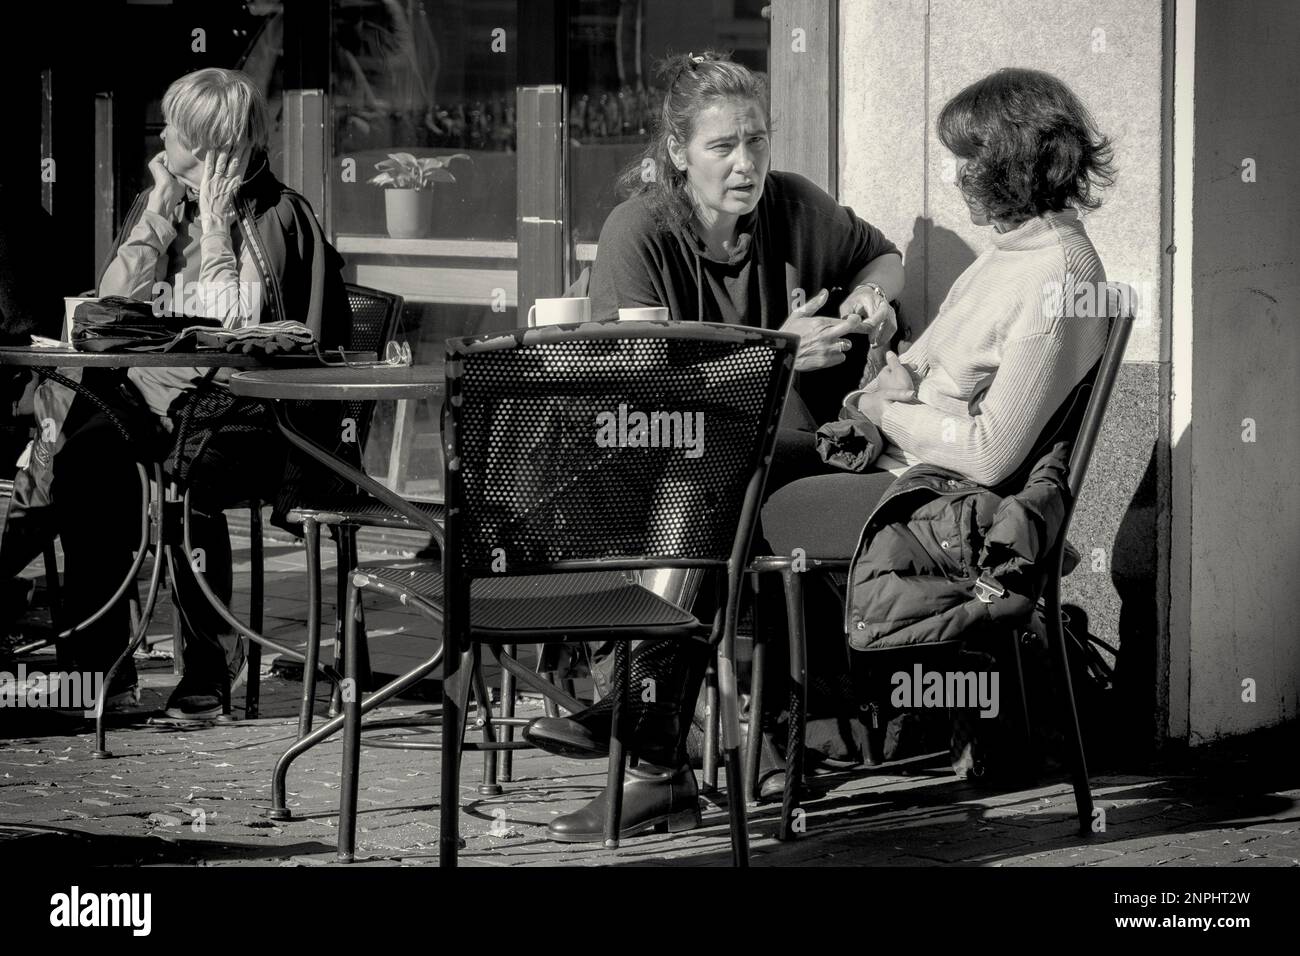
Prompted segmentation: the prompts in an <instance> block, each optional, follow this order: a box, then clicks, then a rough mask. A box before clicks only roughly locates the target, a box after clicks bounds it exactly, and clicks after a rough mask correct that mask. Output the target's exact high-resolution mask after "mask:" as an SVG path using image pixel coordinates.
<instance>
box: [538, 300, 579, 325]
mask: <svg viewBox="0 0 1300 956" xmlns="http://www.w3.org/2000/svg"><path fill="white" fill-rule="evenodd" d="M590 321H591V299H589V298H587V297H585V296H577V297H574V298H569V299H564V298H560V299H538V300H536V301H535V302H534V303H533V304H532V305H531V306H530V307H529V309H528V325H529V327H530V328H536V327H537V326H539V325H562V324H563V323H565V322H590Z"/></svg>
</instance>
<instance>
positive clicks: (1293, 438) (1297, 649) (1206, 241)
mask: <svg viewBox="0 0 1300 956" xmlns="http://www.w3.org/2000/svg"><path fill="white" fill-rule="evenodd" d="M1177 12H1178V15H1179V16H1180V17H1183V18H1192V17H1194V21H1195V25H1194V31H1193V30H1192V29H1191V27H1190V24H1184V26H1185V28H1186V29H1185V30H1180V31H1179V35H1180V38H1183V39H1182V40H1181V41H1180V42H1181V47H1180V49H1179V50H1178V52H1177V56H1178V57H1179V58H1180V59H1182V58H1184V57H1185V56H1186V55H1188V54H1189V52H1190V51H1189V50H1188V49H1187V47H1188V46H1189V45H1190V43H1191V42H1192V41H1193V38H1194V45H1195V50H1194V67H1193V69H1192V70H1191V71H1190V72H1191V73H1192V74H1193V76H1194V91H1193V97H1194V126H1193V129H1192V131H1191V136H1192V137H1193V140H1194V146H1193V151H1192V157H1193V166H1192V168H1191V169H1190V170H1187V171H1186V177H1187V178H1188V179H1190V183H1191V196H1190V198H1191V223H1190V228H1191V233H1192V234H1191V240H1192V242H1191V253H1190V275H1184V276H1180V277H1178V278H1179V281H1182V282H1184V283H1185V284H1186V283H1190V288H1184V289H1183V290H1182V291H1183V292H1184V294H1187V295H1190V299H1191V305H1192V310H1191V311H1190V313H1189V312H1186V311H1182V312H1176V313H1175V322H1174V326H1173V332H1174V335H1175V336H1178V337H1179V342H1180V345H1181V346H1182V347H1181V348H1180V349H1179V350H1178V352H1177V355H1176V359H1177V361H1178V363H1179V364H1178V368H1177V369H1176V370H1175V372H1176V376H1177V377H1176V379H1175V383H1176V385H1180V386H1183V387H1184V392H1183V394H1182V395H1181V396H1180V397H1181V399H1182V401H1180V402H1178V403H1177V404H1176V413H1175V414H1176V421H1175V425H1176V431H1175V433H1174V436H1175V451H1174V454H1175V459H1174V460H1175V469H1176V470H1177V471H1178V472H1179V478H1180V482H1179V489H1180V491H1179V494H1178V495H1177V497H1176V499H1175V513H1174V521H1175V523H1176V525H1177V526H1178V527H1179V528H1180V529H1185V530H1183V532H1182V533H1181V534H1180V536H1179V538H1178V548H1177V550H1176V552H1175V554H1174V555H1173V559H1172V560H1173V563H1172V567H1174V568H1175V569H1177V568H1179V567H1186V568H1188V569H1189V570H1190V575H1187V574H1183V575H1179V577H1178V578H1177V579H1176V580H1175V586H1174V589H1173V595H1172V599H1173V603H1174V622H1175V627H1174V630H1173V640H1174V642H1175V660H1176V661H1182V660H1185V661H1186V663H1187V667H1186V669H1185V670H1182V669H1181V668H1179V667H1175V669H1174V676H1175V677H1176V678H1178V677H1181V678H1182V679H1183V680H1185V681H1186V684H1185V686H1184V685H1182V684H1181V683H1180V684H1176V685H1174V686H1173V688H1172V690H1173V692H1174V698H1175V699H1174V704H1175V706H1174V707H1173V708H1172V712H1171V726H1170V732H1171V734H1173V735H1174V736H1179V737H1182V736H1186V737H1187V738H1188V739H1189V740H1190V741H1191V742H1192V743H1198V742H1201V741H1204V740H1209V739H1212V738H1215V737H1219V736H1222V735H1225V734H1231V733H1240V732H1243V731H1247V730H1252V729H1255V728H1258V727H1264V726H1269V725H1272V724H1276V723H1279V722H1281V721H1282V720H1285V719H1288V718H1294V717H1295V716H1296V714H1297V709H1298V704H1300V582H1298V575H1300V495H1298V494H1297V487H1298V486H1300V479H1298V478H1297V472H1298V470H1300V424H1298V423H1300V375H1298V374H1297V369H1298V368H1300V321H1298V316H1297V303H1298V302H1300V206H1298V204H1297V202H1296V188H1297V183H1298V182H1300V57H1297V54H1296V46H1295V45H1296V42H1297V40H1298V39H1300V5H1298V4H1296V3H1294V2H1291V0H1255V2H1252V3H1248V4H1246V3H1232V4H1229V3H1219V2H1210V0H1200V2H1197V3H1194V4H1193V3H1181V2H1180V3H1179V5H1178V8H1177ZM1180 77H1181V74H1180ZM1180 102H1181V101H1180ZM1181 121H1182V120H1181V118H1180V119H1179V122H1181ZM1248 158H1249V159H1253V160H1254V161H1255V173H1254V178H1255V181H1254V182H1246V181H1243V163H1244V162H1245V160H1247V159H1248ZM1181 165H1182V163H1181V161H1180V166H1181ZM1247 178H1249V177H1247ZM1178 198H1183V197H1181V196H1180V197H1178ZM1184 238H1185V230H1184V232H1183V234H1181V235H1179V236H1178V244H1179V246H1180V247H1181V246H1182V245H1183V243H1184ZM1188 342H1190V346H1188V345H1187V343H1188ZM1188 387H1189V391H1188V390H1186V389H1187V388H1188ZM1188 402H1190V408H1188ZM1247 419H1249V420H1251V421H1252V422H1253V423H1254V429H1255V435H1254V438H1255V440H1254V441H1253V442H1252V441H1246V440H1243V435H1244V434H1245V433H1246V432H1247V430H1248V429H1249V427H1250V423H1249V422H1246V423H1245V424H1243V422H1245V420H1247ZM1245 437H1247V438H1248V437H1250V436H1249V435H1248V434H1245ZM1184 628H1186V630H1185V631H1184ZM1246 679H1250V680H1253V681H1254V682H1255V685H1256V700H1255V702H1253V703H1251V702H1249V701H1246V700H1243V684H1242V682H1243V681H1244V680H1246Z"/></svg>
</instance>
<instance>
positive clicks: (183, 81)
mask: <svg viewBox="0 0 1300 956" xmlns="http://www.w3.org/2000/svg"><path fill="white" fill-rule="evenodd" d="M162 111H163V119H164V120H166V121H167V124H168V125H169V126H171V127H173V128H174V129H176V130H178V131H179V132H180V134H181V135H182V136H183V137H184V138H185V142H186V145H187V146H189V148H190V149H195V148H199V147H201V148H203V149H229V148H232V147H237V146H242V145H243V144H245V143H247V144H249V145H251V146H252V148H253V149H254V150H265V149H266V148H267V144H268V141H269V137H270V132H269V128H270V124H269V122H268V121H267V110H266V98H265V97H264V96H263V95H262V91H261V90H260V89H258V87H257V84H256V83H254V82H253V80H252V79H251V78H250V77H249V76H248V74H246V73H241V72H239V71H238V70H221V69H217V68H216V67H209V68H208V69H204V70H196V71H195V72H193V73H188V74H186V75H185V76H182V77H181V78H180V79H179V80H176V81H175V82H174V83H172V85H171V86H169V87H167V92H166V93H165V94H164V95H163V101H162Z"/></svg>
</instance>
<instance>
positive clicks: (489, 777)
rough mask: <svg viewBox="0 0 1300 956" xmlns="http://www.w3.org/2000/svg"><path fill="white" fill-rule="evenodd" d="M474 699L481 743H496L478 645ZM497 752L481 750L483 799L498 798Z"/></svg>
mask: <svg viewBox="0 0 1300 956" xmlns="http://www.w3.org/2000/svg"><path fill="white" fill-rule="evenodd" d="M474 647H475V654H474V699H475V700H476V701H477V702H478V724H479V726H480V727H482V729H483V743H485V744H492V743H496V739H497V734H496V728H495V727H494V726H493V725H492V693H491V692H490V691H489V690H488V686H487V680H486V679H484V677H483V662H482V658H481V656H480V653H479V650H478V648H479V645H477V644H476V645H474ZM498 753H499V751H496V750H489V749H487V748H484V749H483V782H482V783H481V784H479V788H478V792H479V793H481V794H483V796H485V797H499V796H500V795H501V784H499V783H497V754H498Z"/></svg>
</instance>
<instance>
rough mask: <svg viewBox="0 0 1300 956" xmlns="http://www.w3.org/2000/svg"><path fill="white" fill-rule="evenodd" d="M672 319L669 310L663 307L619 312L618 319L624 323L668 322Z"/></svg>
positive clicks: (654, 306)
mask: <svg viewBox="0 0 1300 956" xmlns="http://www.w3.org/2000/svg"><path fill="white" fill-rule="evenodd" d="M670 317H671V316H669V314H668V310H667V309H666V308H664V307H663V306H661V305H652V306H646V307H644V308H636V309H619V310H618V318H619V321H622V322H667V321H668V320H669V318H670Z"/></svg>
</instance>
